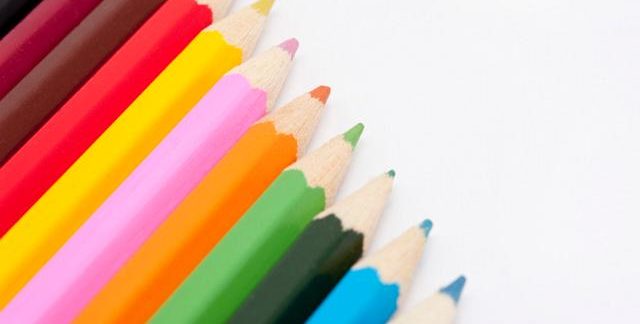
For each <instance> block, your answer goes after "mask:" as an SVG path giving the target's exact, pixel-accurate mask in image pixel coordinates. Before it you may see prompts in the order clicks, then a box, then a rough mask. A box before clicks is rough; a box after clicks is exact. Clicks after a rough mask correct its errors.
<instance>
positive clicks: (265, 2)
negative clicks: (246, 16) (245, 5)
mask: <svg viewBox="0 0 640 324" xmlns="http://www.w3.org/2000/svg"><path fill="white" fill-rule="evenodd" d="M274 1H275V0H258V1H256V2H254V3H253V4H252V5H251V6H252V7H253V9H255V10H256V11H258V12H259V13H261V14H262V15H263V16H266V15H268V14H269V11H271V7H273V2H274Z"/></svg>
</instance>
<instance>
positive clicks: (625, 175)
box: [235, 0, 640, 324]
mask: <svg viewBox="0 0 640 324" xmlns="http://www.w3.org/2000/svg"><path fill="white" fill-rule="evenodd" d="M247 3H249V1H239V3H237V4H236V6H235V8H238V7H239V6H240V5H244V4H247ZM291 36H295V37H297V38H298V39H299V40H300V42H301V47H300V51H299V55H298V57H297V62H296V64H295V66H294V69H293V71H292V75H291V78H290V80H289V82H288V84H287V85H286V87H285V90H284V92H283V95H282V97H281V99H280V101H279V102H280V103H282V102H284V101H286V100H289V99H291V98H293V97H294V96H295V95H297V94H300V93H302V92H304V91H306V90H308V89H310V88H312V87H314V86H315V85H317V84H319V83H326V84H329V85H331V86H332V88H333V94H332V96H331V98H330V101H329V106H328V110H327V112H326V114H325V116H324V118H323V120H322V122H321V125H320V129H319V131H318V134H317V135H316V137H315V139H314V142H313V144H312V147H317V146H318V145H319V144H320V143H322V142H323V141H325V140H326V139H328V138H330V137H331V136H333V135H334V134H336V133H338V132H341V131H343V130H345V129H346V128H348V127H349V126H351V125H352V124H353V123H355V122H357V121H363V122H364V123H365V124H366V130H365V134H364V136H363V138H362V140H361V144H360V145H359V147H358V151H357V154H356V156H355V159H354V161H353V162H354V163H353V166H352V168H351V172H350V174H349V175H348V176H347V179H346V182H345V185H344V186H343V188H342V190H341V195H342V196H344V195H345V194H347V193H349V192H351V191H353V190H355V189H356V188H357V187H359V186H360V185H362V184H363V183H365V182H366V181H367V180H368V179H369V178H371V177H373V176H375V175H377V174H378V173H380V172H383V171H385V170H386V169H387V168H389V167H393V168H395V169H396V170H397V172H398V178H397V182H396V186H395V190H394V194H393V197H392V202H391V204H390V206H389V208H387V211H386V214H385V216H384V218H383V220H382V222H381V227H380V229H379V231H378V233H377V236H376V238H375V243H374V248H378V247H380V246H381V245H382V244H383V243H385V242H388V241H389V240H391V238H393V237H394V236H395V235H397V234H399V233H400V232H401V231H403V230H404V229H405V228H406V227H408V226H411V225H413V224H414V223H416V222H418V221H420V220H421V219H422V218H423V217H425V216H429V217H430V218H432V219H433V221H434V223H435V225H434V230H433V232H432V236H431V239H430V242H429V244H428V247H427V251H426V255H425V259H424V262H423V263H422V265H421V267H420V269H419V271H418V274H417V277H416V282H415V286H414V287H413V290H412V291H411V294H410V298H409V300H407V304H406V305H405V306H410V305H414V304H415V303H416V302H418V301H419V300H421V299H422V298H423V297H426V296H427V295H429V294H430V293H431V292H433V291H434V289H436V288H437V287H439V286H441V285H443V284H445V283H447V282H448V281H450V280H453V279H454V278H455V277H456V276H457V275H458V274H460V273H464V274H466V275H467V277H468V283H467V287H466V289H465V292H464V294H463V297H462V300H461V304H460V312H459V317H458V323H461V324H462V323H467V324H470V323H581V324H585V323H638V320H639V319H640V315H639V309H638V307H639V306H640V294H639V293H638V290H639V289H640V281H639V279H638V277H637V276H638V275H639V274H640V253H639V252H638V249H639V248H638V247H639V246H640V236H639V235H638V228H640V200H639V199H638V197H639V196H640V171H639V170H638V169H639V166H640V146H639V139H640V129H639V128H638V126H640V125H639V123H640V95H638V92H639V91H640V63H639V60H640V2H638V1H637V0H628V1H622V0H613V1H588V0H586V1H585V0H583V1H569V0H524V1H523V0H521V1H517V0H486V1H472V0H466V1H463V0H420V1H418V0H414V1H408V0H402V1H389V0H386V1H381V0H372V1H363V0H361V1H355V0H331V1H329V0H297V1H294V0H278V2H277V3H276V6H275V7H274V11H273V13H272V16H271V18H270V21H269V23H268V27H267V31H266V34H265V37H264V38H263V39H262V41H261V43H260V46H259V48H258V49H259V50H261V49H265V48H267V47H269V46H270V45H273V44H276V43H278V42H279V41H281V40H283V39H285V38H288V37H291Z"/></svg>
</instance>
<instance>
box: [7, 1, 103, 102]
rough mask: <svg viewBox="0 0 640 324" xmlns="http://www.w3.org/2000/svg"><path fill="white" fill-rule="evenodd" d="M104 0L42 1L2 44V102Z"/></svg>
mask: <svg viewBox="0 0 640 324" xmlns="http://www.w3.org/2000/svg"><path fill="white" fill-rule="evenodd" d="M101 1H102V0H43V1H42V2H41V3H40V4H39V5H38V6H37V7H36V8H34V9H33V11H31V12H30V13H29V14H28V15H27V16H26V17H25V18H24V19H23V20H22V21H21V22H20V23H19V24H18V25H17V26H16V27H15V28H13V30H11V32H10V33H9V34H7V35H6V36H5V37H4V38H3V40H2V42H0V76H1V77H0V99H2V98H3V97H4V96H5V95H6V94H7V93H8V92H9V91H10V90H11V88H13V87H14V86H15V85H16V84H17V83H18V82H20V80H22V78H23V77H24V76H25V75H26V74H27V73H29V71H31V69H32V68H33V67H34V66H36V64H38V62H40V60H42V58H43V57H45V56H46V55H47V54H48V53H49V52H50V51H51V50H52V49H53V48H54V47H55V46H56V45H57V44H58V43H59V42H60V41H61V40H62V39H63V38H64V37H65V36H66V35H67V34H68V33H69V32H70V31H71V30H73V28H75V27H76V26H77V25H78V24H79V23H80V22H81V21H82V19H84V17H86V16H87V15H88V14H89V12H91V10H93V9H94V8H95V7H96V6H97V5H98V4H99V3H100V2H101Z"/></svg>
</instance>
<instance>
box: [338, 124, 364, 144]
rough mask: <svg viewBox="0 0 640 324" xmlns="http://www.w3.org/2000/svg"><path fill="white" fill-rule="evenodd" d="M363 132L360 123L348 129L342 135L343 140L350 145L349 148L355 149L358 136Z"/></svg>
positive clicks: (362, 126)
mask: <svg viewBox="0 0 640 324" xmlns="http://www.w3.org/2000/svg"><path fill="white" fill-rule="evenodd" d="M363 130H364V125H363V124H362V123H358V124H357V125H355V126H353V127H352V128H351V129H349V130H348V131H347V132H346V133H344V135H343V136H344V140H345V141H347V142H349V144H351V147H356V144H358V140H359V139H360V135H362V131H363Z"/></svg>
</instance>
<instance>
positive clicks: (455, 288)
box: [440, 276, 467, 304]
mask: <svg viewBox="0 0 640 324" xmlns="http://www.w3.org/2000/svg"><path fill="white" fill-rule="evenodd" d="M466 281H467V278H465V276H460V277H458V278H457V279H456V280H454V281H453V282H452V283H450V284H449V285H448V286H446V287H444V288H442V289H440V292H441V293H443V294H447V295H449V296H451V299H453V301H454V302H456V304H457V303H458V300H460V295H461V294H462V289H463V288H464V284H465V282H466Z"/></svg>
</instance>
